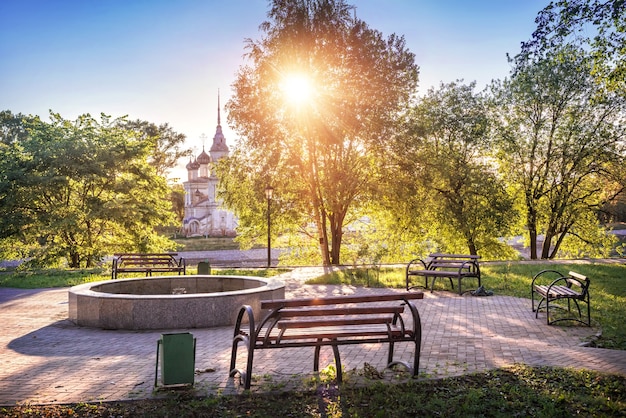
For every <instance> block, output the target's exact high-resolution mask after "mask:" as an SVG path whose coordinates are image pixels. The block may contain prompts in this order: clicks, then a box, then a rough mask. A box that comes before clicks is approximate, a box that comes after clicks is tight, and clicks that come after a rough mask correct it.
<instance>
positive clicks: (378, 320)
mask: <svg viewBox="0 0 626 418" xmlns="http://www.w3.org/2000/svg"><path fill="white" fill-rule="evenodd" d="M392 321H393V318H392V317H390V316H387V317H382V316H376V317H371V318H361V317H359V318H341V319H317V320H306V319H303V320H298V321H296V320H293V319H290V320H281V321H278V323H277V324H276V326H277V327H278V328H279V329H291V328H317V327H329V326H349V325H375V324H391V323H392Z"/></svg>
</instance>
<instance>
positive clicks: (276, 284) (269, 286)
mask: <svg viewBox="0 0 626 418" xmlns="http://www.w3.org/2000/svg"><path fill="white" fill-rule="evenodd" d="M193 278H202V279H204V278H217V279H244V280H247V281H255V282H259V283H260V285H259V286H255V287H251V288H248V289H239V290H228V291H224V292H204V293H201V292H198V293H182V294H170V293H162V294H149V295H145V294H137V293H110V292H106V291H98V290H93V289H92V288H93V287H95V286H102V285H105V286H106V285H107V284H114V283H120V282H122V281H124V282H129V283H130V282H136V281H142V280H159V279H193ZM284 285H285V284H284V282H282V281H281V280H279V279H275V278H271V277H269V278H265V277H258V276H234V275H212V274H193V275H184V276H178V275H176V276H151V277H150V276H149V277H131V278H127V279H116V280H101V281H97V282H88V283H82V284H79V285H75V286H72V287H71V288H70V289H69V292H70V293H73V294H76V295H79V294H80V295H82V296H91V297H98V298H124V299H191V298H194V297H204V298H206V297H209V296H211V295H216V296H217V295H219V296H235V295H245V294H249V293H258V292H259V291H261V290H264V291H268V290H274V289H278V288H280V287H284Z"/></svg>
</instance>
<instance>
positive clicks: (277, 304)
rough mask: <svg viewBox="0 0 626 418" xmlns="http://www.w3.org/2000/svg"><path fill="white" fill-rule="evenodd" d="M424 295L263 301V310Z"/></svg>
mask: <svg viewBox="0 0 626 418" xmlns="http://www.w3.org/2000/svg"><path fill="white" fill-rule="evenodd" d="M423 298H424V294H423V293H421V292H417V293H408V292H407V293H390V294H384V295H368V296H331V297H327V298H311V299H276V300H263V301H261V309H277V308H295V307H299V306H323V305H335V304H342V303H368V302H389V301H401V300H403V299H407V300H415V299H423Z"/></svg>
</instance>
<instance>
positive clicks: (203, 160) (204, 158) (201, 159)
mask: <svg viewBox="0 0 626 418" xmlns="http://www.w3.org/2000/svg"><path fill="white" fill-rule="evenodd" d="M196 161H198V164H208V163H210V162H211V157H210V156H209V154H207V153H206V152H205V151H204V147H202V153H201V154H200V155H198V158H197V159H196Z"/></svg>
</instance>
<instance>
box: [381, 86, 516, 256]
mask: <svg viewBox="0 0 626 418" xmlns="http://www.w3.org/2000/svg"><path fill="white" fill-rule="evenodd" d="M474 88H475V83H471V84H469V85H462V84H459V83H450V84H445V85H444V84H442V85H441V86H440V88H439V89H437V90H435V89H431V90H429V91H428V93H427V94H426V96H425V97H423V98H421V99H420V100H419V102H418V104H417V105H416V106H415V107H414V108H413V109H411V111H410V112H409V113H408V115H407V121H406V124H405V133H404V134H403V135H399V136H397V137H396V138H395V140H394V142H393V146H392V150H393V156H392V167H393V171H392V172H391V173H390V175H388V176H387V179H388V182H387V189H388V190H390V192H391V195H392V199H391V201H390V202H389V206H390V209H389V210H390V211H397V210H399V211H400V213H401V214H402V215H403V216H407V217H408V216H411V218H412V223H411V224H410V225H403V224H401V225H400V227H402V228H408V229H410V230H412V231H414V236H417V237H421V238H422V240H427V241H430V242H431V245H432V246H433V247H435V248H437V249H439V250H441V251H445V252H463V253H465V252H469V253H471V254H480V255H482V256H485V257H489V258H507V257H510V256H511V250H510V248H508V247H507V246H506V245H505V244H503V243H502V242H500V241H499V239H498V238H499V237H501V236H507V235H508V234H510V233H511V227H512V225H514V224H515V220H516V217H517V213H515V212H514V210H513V200H512V198H511V197H510V196H509V194H508V192H507V188H506V186H505V183H504V182H503V181H502V179H501V178H500V177H498V176H497V175H496V174H495V166H494V165H493V164H492V163H490V162H489V160H488V159H487V158H486V157H487V156H488V155H489V150H490V145H491V143H490V136H489V128H490V120H489V117H488V116H489V115H488V111H487V106H486V101H485V97H484V96H483V95H481V94H477V93H475V92H474V91H473V90H474ZM409 214H410V215H409ZM413 239H415V238H413Z"/></svg>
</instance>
